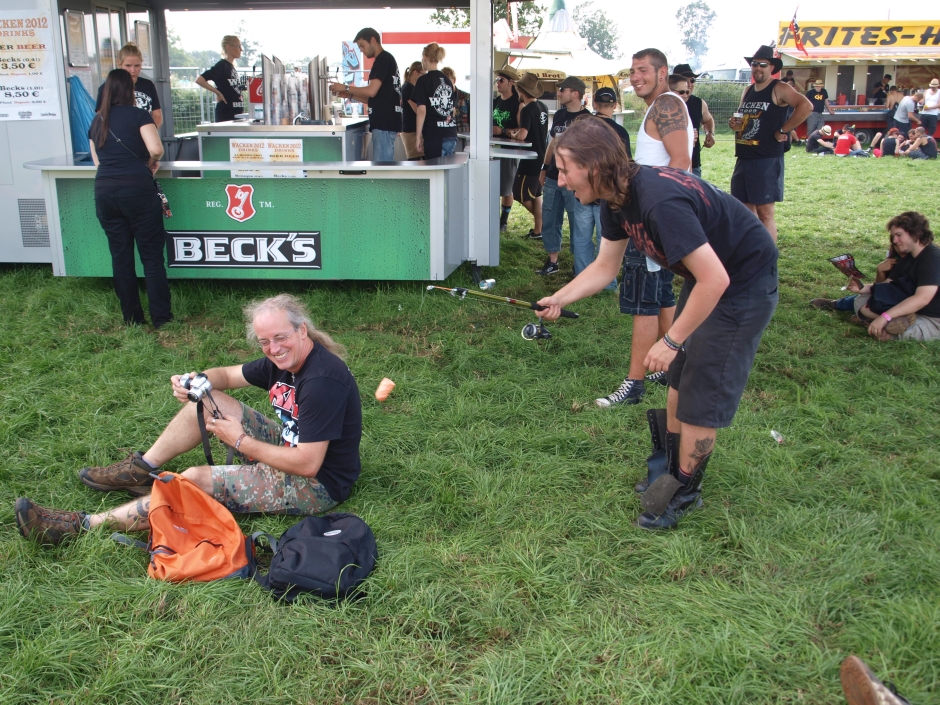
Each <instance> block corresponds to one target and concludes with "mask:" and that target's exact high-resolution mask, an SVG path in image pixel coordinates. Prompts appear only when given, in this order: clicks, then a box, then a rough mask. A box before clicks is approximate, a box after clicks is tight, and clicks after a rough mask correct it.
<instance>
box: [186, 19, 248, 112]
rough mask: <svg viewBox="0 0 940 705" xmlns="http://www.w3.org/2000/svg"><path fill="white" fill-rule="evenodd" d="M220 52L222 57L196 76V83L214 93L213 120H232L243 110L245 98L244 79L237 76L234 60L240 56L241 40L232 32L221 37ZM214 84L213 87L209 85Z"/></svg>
mask: <svg viewBox="0 0 940 705" xmlns="http://www.w3.org/2000/svg"><path fill="white" fill-rule="evenodd" d="M222 52H223V53H224V54H225V58H224V59H220V60H219V62H218V63H216V65H215V66H213V67H212V68H211V69H209V70H208V71H205V72H203V73H202V75H200V76H198V77H197V78H196V85H197V86H202V87H203V88H205V89H206V90H207V91H209V92H210V93H215V99H216V101H217V102H216V104H215V121H216V122H228V121H229V120H234V119H235V116H236V115H239V114H241V113H243V112H245V100H244V98H243V96H242V91H243V90H245V85H244V83H245V82H244V80H243V79H242V78H240V77H239V75H238V69H236V68H235V62H236V61H237V60H238V59H240V58H241V55H242V42H241V39H239V38H238V37H236V36H235V35H234V34H227V35H225V36H224V37H222ZM209 81H212V82H213V83H214V84H215V88H213V87H212V86H210V85H209Z"/></svg>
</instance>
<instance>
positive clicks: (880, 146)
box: [871, 127, 901, 157]
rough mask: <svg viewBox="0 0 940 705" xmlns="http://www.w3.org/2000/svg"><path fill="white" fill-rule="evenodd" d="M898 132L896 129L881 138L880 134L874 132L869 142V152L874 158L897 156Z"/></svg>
mask: <svg viewBox="0 0 940 705" xmlns="http://www.w3.org/2000/svg"><path fill="white" fill-rule="evenodd" d="M900 135H901V133H900V131H899V130H898V128H896V127H892V128H891V129H890V130H888V134H886V135H884V136H883V137H882V134H881V133H880V132H876V133H875V136H874V137H872V140H871V151H872V154H874V155H875V156H876V157H896V156H898V143H899V142H900Z"/></svg>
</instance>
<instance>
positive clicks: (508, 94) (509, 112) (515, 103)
mask: <svg viewBox="0 0 940 705" xmlns="http://www.w3.org/2000/svg"><path fill="white" fill-rule="evenodd" d="M495 74H496V92H497V94H498V95H497V96H496V97H495V98H493V136H494V137H502V138H503V139H509V131H510V130H515V129H517V128H518V127H519V94H518V93H516V86H515V83H516V81H518V80H519V73H518V72H517V71H516V70H515V69H514V68H513V67H512V66H503V68H501V69H496V71H495ZM518 166H519V160H518V159H500V160H499V197H500V205H501V209H500V213H499V231H500V232H501V233H504V232H506V228H507V227H508V223H509V211H511V210H512V182H513V180H514V179H515V178H516V168H517V167H518Z"/></svg>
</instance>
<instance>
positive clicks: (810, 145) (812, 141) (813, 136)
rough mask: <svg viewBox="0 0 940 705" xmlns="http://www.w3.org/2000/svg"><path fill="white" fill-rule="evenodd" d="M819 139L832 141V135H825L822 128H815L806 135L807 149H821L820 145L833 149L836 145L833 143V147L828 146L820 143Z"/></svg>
mask: <svg viewBox="0 0 940 705" xmlns="http://www.w3.org/2000/svg"><path fill="white" fill-rule="evenodd" d="M819 140H823V141H825V142H831V141H832V135H828V136H827V135H824V134H823V133H822V131H821V130H815V131H813V132H811V133H810V134H809V135H808V136H807V137H806V151H807V152H812V151H813V150H816V149H819V148H820V147H824V148H826V149H832V148H833V147H834V146H835V145H833V147H826V145H824V144H819Z"/></svg>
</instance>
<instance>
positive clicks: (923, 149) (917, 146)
mask: <svg viewBox="0 0 940 705" xmlns="http://www.w3.org/2000/svg"><path fill="white" fill-rule="evenodd" d="M901 156H902V157H910V158H911V159H936V158H937V140H935V139H934V138H933V137H932V136H931V135H928V134H927V133H926V131H925V130H924V128H923V127H918V128H917V129H916V130H914V139H913V140H911V142H910V144H908V146H907V147H906V148H905V149H904V151H903V152H901Z"/></svg>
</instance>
